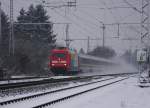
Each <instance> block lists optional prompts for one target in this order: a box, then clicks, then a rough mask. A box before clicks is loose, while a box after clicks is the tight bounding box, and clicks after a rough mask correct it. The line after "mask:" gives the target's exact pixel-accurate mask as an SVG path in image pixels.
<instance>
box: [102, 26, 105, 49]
mask: <svg viewBox="0 0 150 108" xmlns="http://www.w3.org/2000/svg"><path fill="white" fill-rule="evenodd" d="M102 29H103V48H104V47H105V24H103V26H102Z"/></svg>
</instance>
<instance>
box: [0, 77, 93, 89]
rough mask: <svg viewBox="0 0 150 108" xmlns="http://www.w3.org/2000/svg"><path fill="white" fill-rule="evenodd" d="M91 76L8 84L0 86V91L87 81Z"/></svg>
mask: <svg viewBox="0 0 150 108" xmlns="http://www.w3.org/2000/svg"><path fill="white" fill-rule="evenodd" d="M92 77H93V76H81V77H80V76H77V77H76V76H68V77H64V78H51V77H50V78H46V79H39V80H36V81H28V82H17V83H8V84H0V90H7V89H14V88H21V87H29V86H35V85H42V84H49V83H58V82H65V81H74V80H81V79H88V78H92Z"/></svg>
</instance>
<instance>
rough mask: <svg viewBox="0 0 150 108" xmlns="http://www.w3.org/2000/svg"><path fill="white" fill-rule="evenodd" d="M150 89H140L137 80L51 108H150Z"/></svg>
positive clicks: (109, 87)
mask: <svg viewBox="0 0 150 108" xmlns="http://www.w3.org/2000/svg"><path fill="white" fill-rule="evenodd" d="M149 101H150V87H147V88H140V87H139V86H138V85H137V78H130V79H128V80H124V81H122V82H121V83H117V84H115V85H111V86H108V87H104V88H101V89H98V90H95V91H92V92H88V93H86V94H84V95H80V96H77V97H74V98H72V99H69V100H65V101H62V102H60V103H58V104H56V105H52V106H50V108H150V102H149Z"/></svg>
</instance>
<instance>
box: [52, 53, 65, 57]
mask: <svg viewBox="0 0 150 108" xmlns="http://www.w3.org/2000/svg"><path fill="white" fill-rule="evenodd" d="M53 56H54V57H57V58H66V55H65V54H63V53H55V54H53Z"/></svg>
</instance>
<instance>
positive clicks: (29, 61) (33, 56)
mask: <svg viewBox="0 0 150 108" xmlns="http://www.w3.org/2000/svg"><path fill="white" fill-rule="evenodd" d="M37 23H41V24H37ZM9 25H10V22H9V18H8V16H7V15H6V14H5V13H4V12H2V38H1V47H0V48H1V50H0V66H1V67H2V68H4V69H6V70H7V73H9V74H13V75H18V74H25V75H44V74H48V70H47V62H48V55H49V53H50V52H49V51H50V50H51V49H52V48H54V47H55V42H56V35H55V34H54V32H53V24H52V22H51V21H50V17H49V16H48V15H47V11H46V10H45V9H44V7H43V6H42V5H36V6H34V5H30V6H29V8H28V9H27V10H24V9H23V8H22V9H21V10H20V14H19V16H18V17H17V20H16V21H15V22H14V39H15V53H14V55H11V56H10V55H9V32H10V29H9V28H10V26H9Z"/></svg>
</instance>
